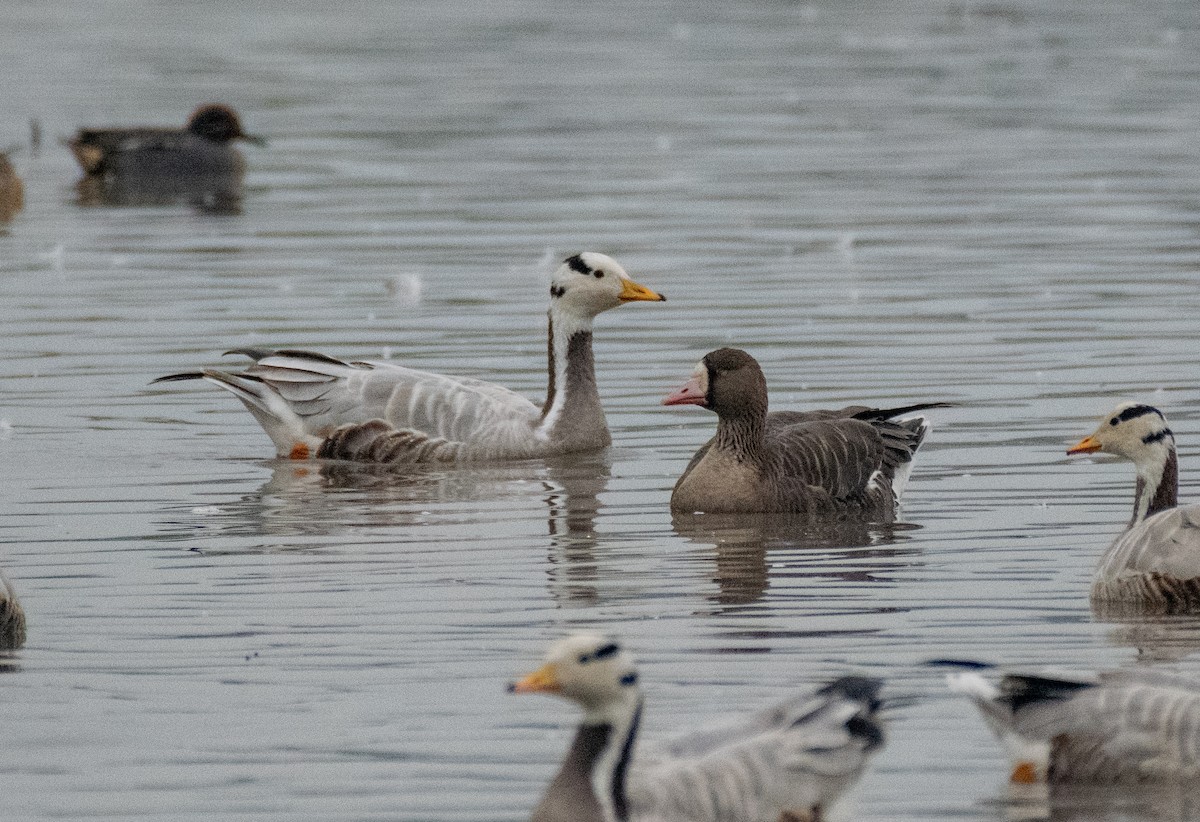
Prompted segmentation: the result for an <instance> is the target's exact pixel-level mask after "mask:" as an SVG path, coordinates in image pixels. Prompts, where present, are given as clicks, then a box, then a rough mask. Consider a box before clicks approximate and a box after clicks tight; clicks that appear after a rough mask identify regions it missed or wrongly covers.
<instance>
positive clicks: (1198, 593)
mask: <svg viewBox="0 0 1200 822" xmlns="http://www.w3.org/2000/svg"><path fill="white" fill-rule="evenodd" d="M1097 452H1103V453H1106V454H1115V455H1117V456H1119V457H1123V458H1125V459H1127V460H1130V461H1131V462H1133V464H1134V467H1135V468H1136V470H1137V490H1136V492H1135V494H1134V500H1133V517H1132V518H1131V519H1130V520H1129V526H1128V527H1127V529H1126V530H1125V532H1124V533H1122V534H1121V535H1120V536H1118V537H1117V538H1116V540H1114V541H1113V543H1112V545H1110V546H1109V547H1108V550H1107V551H1105V552H1104V556H1103V557H1101V559H1100V563H1099V565H1097V567H1096V573H1095V576H1094V577H1093V580H1092V601H1093V602H1095V603H1097V604H1104V603H1112V604H1120V605H1122V606H1127V607H1136V608H1138V609H1144V610H1154V611H1168V612H1179V611H1190V610H1197V609H1200V505H1188V506H1185V507H1183V508H1177V507H1175V506H1176V503H1177V501H1178V493H1179V462H1178V459H1177V457H1176V455H1175V435H1174V434H1172V433H1171V429H1170V427H1169V426H1168V425H1167V420H1166V418H1165V417H1164V416H1163V413H1162V412H1161V411H1159V410H1158V409H1157V408H1153V407H1151V406H1149V405H1142V404H1140V403H1132V402H1129V403H1122V404H1121V405H1118V406H1117V407H1116V408H1114V409H1113V410H1112V412H1110V413H1109V414H1107V415H1106V416H1105V417H1104V419H1103V420H1101V421H1100V425H1099V426H1098V427H1097V428H1096V430H1095V431H1094V432H1092V433H1091V434H1089V435H1088V436H1086V437H1084V438H1083V439H1082V440H1080V441H1079V442H1077V443H1076V444H1075V445H1073V446H1071V448H1069V449H1068V450H1067V453H1068V454H1093V453H1097Z"/></svg>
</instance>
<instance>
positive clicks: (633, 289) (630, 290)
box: [617, 280, 667, 303]
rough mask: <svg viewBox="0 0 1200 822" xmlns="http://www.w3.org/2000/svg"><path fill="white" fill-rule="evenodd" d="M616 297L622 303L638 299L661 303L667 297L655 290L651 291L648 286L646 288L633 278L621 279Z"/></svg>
mask: <svg viewBox="0 0 1200 822" xmlns="http://www.w3.org/2000/svg"><path fill="white" fill-rule="evenodd" d="M617 299H618V300H620V301H621V302H623V303H632V302H638V301H641V302H651V303H661V302H664V301H665V300H666V299H667V298H666V297H664V296H663V295H662V294H659V293H658V292H657V291H651V290H650V289H649V288H646V286H644V285H639V284H638V283H635V282H634V281H633V280H622V281H621V293H620V294H618V295H617Z"/></svg>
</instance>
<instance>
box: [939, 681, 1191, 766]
mask: <svg viewBox="0 0 1200 822" xmlns="http://www.w3.org/2000/svg"><path fill="white" fill-rule="evenodd" d="M957 680H958V681H957V683H956V682H954V681H952V687H955V689H956V690H960V691H965V692H968V693H970V694H971V695H972V697H973V698H974V699H975V701H976V704H977V705H978V706H979V708H980V710H981V711H982V712H983V714H984V716H985V718H986V719H987V721H988V724H989V725H990V726H991V727H992V729H993V731H995V732H996V733H997V735H998V736H1000V738H1001V739H1002V740H1003V741H1004V742H1005V745H1006V747H1007V748H1008V750H1009V755H1010V757H1011V758H1012V759H1013V763H1014V768H1013V779H1014V781H1031V780H1032V779H1033V778H1035V777H1036V778H1046V779H1049V780H1050V781H1054V782H1128V781H1146V780H1153V779H1161V778H1178V777H1195V776H1196V775H1197V774H1198V773H1200V688H1198V687H1197V685H1196V683H1194V682H1192V681H1190V680H1186V679H1183V678H1181V677H1177V676H1171V675H1165V674H1156V673H1150V674H1147V673H1131V672H1123V671H1114V672H1110V673H1105V674H1100V675H1099V676H1094V677H1085V676H1081V677H1078V678H1076V677H1058V676H1039V675H1031V674H1015V673H1014V674H1008V675H1006V676H1004V677H1003V678H1002V679H1001V680H1000V683H999V686H998V687H994V686H990V685H987V684H984V683H983V680H982V677H979V676H978V675H977V674H959V675H957Z"/></svg>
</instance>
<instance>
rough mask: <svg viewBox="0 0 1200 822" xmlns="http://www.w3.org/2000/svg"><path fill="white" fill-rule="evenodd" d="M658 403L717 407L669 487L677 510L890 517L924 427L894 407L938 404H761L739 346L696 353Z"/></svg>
mask: <svg viewBox="0 0 1200 822" xmlns="http://www.w3.org/2000/svg"><path fill="white" fill-rule="evenodd" d="M662 403H663V405H698V406H700V407H701V408H707V409H709V410H710V411H715V412H716V413H717V433H716V435H715V436H714V437H713V438H712V439H710V440H709V441H708V442H707V443H706V444H705V445H704V446H703V447H701V448H700V450H699V451H697V452H696V454H695V456H693V457H692V460H691V462H689V463H688V465H687V468H685V469H684V471H683V474H682V475H681V476H680V477H679V479H678V481H676V483H675V487H674V489H673V490H672V491H671V510H672V511H675V512H679V513H696V512H705V513H722V514H737V513H803V514H807V515H812V516H816V517H847V518H860V519H867V520H871V521H874V522H878V523H881V524H887V523H891V522H892V521H894V519H895V515H896V505H897V502H898V500H899V497H900V494H901V492H902V491H903V489H904V486H905V484H906V483H907V480H908V475H909V472H910V471H911V468H912V460H913V456H914V455H915V454H916V452H917V449H918V448H920V447H921V443H922V442H924V440H925V435H926V434H927V433H928V432H929V424H928V422H927V421H926V420H925V418H924V417H919V416H918V417H912V418H909V419H902V420H893V417H897V416H899V415H901V414H907V413H912V412H916V411H923V410H925V409H929V408H944V407H946V405H947V404H946V403H941V402H933V403H921V404H918V405H907V406H904V407H900V408H888V409H880V408H870V407H867V406H863V405H852V406H847V407H846V408H842V409H840V410H836V411H826V410H818V411H807V412H798V411H774V412H770V413H768V411H767V382H766V378H765V377H764V376H763V372H762V368H761V367H760V366H759V364H758V361H757V360H755V359H754V357H752V356H750V355H749V354H747V353H746V352H745V351H743V350H741V349H739V348H718V349H717V350H715V351H710V352H709V353H708V354H705V355H704V358H703V359H701V360H700V362H699V363H698V364H697V365H696V368H695V370H694V371H693V372H692V376H691V379H689V380H688V381H687V383H685V384H684V385H683V386H682V387H681V388H679V389H678V390H676V391H675V392H673V393H672V394H670V395H669V396H667V397H666V398H665V399H664V400H663V401H662Z"/></svg>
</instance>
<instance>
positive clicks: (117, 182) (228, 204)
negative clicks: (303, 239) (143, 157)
mask: <svg viewBox="0 0 1200 822" xmlns="http://www.w3.org/2000/svg"><path fill="white" fill-rule="evenodd" d="M75 192H76V194H77V199H76V202H78V203H79V205H81V206H170V205H187V206H191V207H192V208H194V209H196V210H197V211H200V212H203V213H206V214H240V213H241V211H242V175H241V174H227V175H221V174H217V175H197V176H186V177H164V176H161V175H154V174H149V175H141V174H122V175H114V174H106V175H98V176H97V175H89V176H87V177H84V178H83V179H81V180H80V181H79V182H78V183H76V185H75Z"/></svg>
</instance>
